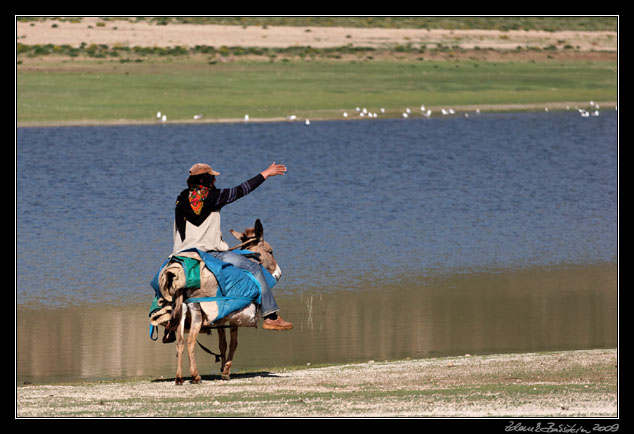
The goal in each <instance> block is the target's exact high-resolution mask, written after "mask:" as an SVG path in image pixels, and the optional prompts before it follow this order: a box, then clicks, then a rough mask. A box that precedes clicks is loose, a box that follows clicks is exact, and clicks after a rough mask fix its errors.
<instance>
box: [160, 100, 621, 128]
mask: <svg viewBox="0 0 634 434" xmlns="http://www.w3.org/2000/svg"><path fill="white" fill-rule="evenodd" d="M571 109H574V110H577V111H578V112H579V114H580V116H581V117H584V118H588V117H597V116H599V115H600V111H599V109H600V106H599V104H597V103H595V102H594V101H590V103H589V106H588V107H587V108H580V107H578V106H575V107H571V106H569V105H568V106H566V110H571ZM614 109H615V110H618V106H615V107H614ZM544 110H545V111H549V109H548V107H545V108H544ZM385 113H386V111H385V108H383V107H381V108H380V109H379V110H378V111H370V110H368V109H367V108H365V107H363V108H361V107H356V108H355V109H354V111H351V112H350V113H348V112H347V111H344V112H343V113H342V116H343V117H344V118H346V119H352V118H354V117H356V118H370V119H373V118H378V117H379V114H381V115H383V114H385ZM433 113H434V112H433V111H432V110H431V109H430V108H428V107H425V105H424V104H422V105H421V106H420V114H419V115H418V117H419V118H420V117H423V118H426V119H429V118H431V117H432V114H433ZM438 113H440V115H441V116H455V115H457V114H458V115H459V113H457V112H456V110H454V109H453V108H442V109H440V111H439V112H437V113H436V115H437V114H438ZM470 113H471V114H476V115H478V114H480V109H479V108H476V109H474V110H472V111H465V112H463V113H462V116H464V117H465V118H468V117H469V115H470ZM401 117H402V118H403V119H408V118H410V117H412V118H413V117H416V114H415V112H414V111H412V110H411V109H410V108H409V107H408V108H406V109H405V110H404V111H403V112H402V113H401ZM202 118H203V115H202V114H196V115H194V120H200V119H202ZM156 119H157V120H158V122H160V123H165V122H167V115H166V114H165V113H162V112H160V111H159V112H157V113H156ZM249 120H250V117H249V115H248V114H245V115H244V122H249ZM286 120H288V121H297V120H298V118H297V116H296V115H288V116H286ZM304 124H306V125H310V119H304Z"/></svg>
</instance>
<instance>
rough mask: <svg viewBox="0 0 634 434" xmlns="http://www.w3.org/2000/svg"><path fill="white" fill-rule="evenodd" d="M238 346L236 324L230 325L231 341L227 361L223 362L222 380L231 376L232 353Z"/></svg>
mask: <svg viewBox="0 0 634 434" xmlns="http://www.w3.org/2000/svg"><path fill="white" fill-rule="evenodd" d="M236 348H238V326H231V341H230V342H229V354H228V355H227V362H226V363H225V364H224V369H223V370H222V377H223V380H229V379H230V378H231V365H232V364H233V355H234V354H235V352H236Z"/></svg>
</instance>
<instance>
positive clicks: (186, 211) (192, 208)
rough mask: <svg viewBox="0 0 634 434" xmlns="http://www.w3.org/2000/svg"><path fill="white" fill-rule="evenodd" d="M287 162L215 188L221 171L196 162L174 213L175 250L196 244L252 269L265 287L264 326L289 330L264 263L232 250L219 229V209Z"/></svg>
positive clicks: (279, 171)
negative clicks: (234, 184)
mask: <svg viewBox="0 0 634 434" xmlns="http://www.w3.org/2000/svg"><path fill="white" fill-rule="evenodd" d="M285 172H286V166H284V165H281V164H276V163H273V164H271V165H270V166H269V167H268V168H266V169H265V170H263V171H262V172H261V173H258V174H257V175H256V176H254V177H253V178H251V179H249V180H247V181H245V182H243V183H242V184H240V185H238V186H237V187H232V188H222V189H219V188H216V186H215V183H216V176H218V175H220V173H219V172H216V171H215V170H213V169H212V168H211V167H210V166H209V165H208V164H204V163H197V164H194V165H193V166H192V167H191V169H189V177H188V178H187V186H188V187H187V188H186V189H185V190H183V191H182V192H181V193H180V195H179V196H178V198H177V199H176V209H175V213H174V247H173V249H172V254H177V253H178V252H181V251H183V250H186V249H191V248H197V249H200V250H202V251H205V252H208V253H209V254H211V255H212V256H214V257H215V258H217V259H218V260H220V261H222V262H226V263H230V264H232V265H234V266H236V267H238V268H242V269H245V270H247V271H249V272H250V273H251V274H253V276H255V278H256V279H257V280H258V282H259V283H260V286H261V289H262V298H261V300H262V304H261V305H260V311H261V315H262V318H264V321H263V324H262V328H263V329H265V330H289V329H292V328H293V324H292V323H290V322H288V321H285V320H284V319H282V317H281V316H280V315H279V313H278V312H279V310H280V309H279V307H278V306H277V303H276V302H275V297H274V296H273V293H272V291H271V288H270V286H269V285H268V283H267V280H266V278H265V276H264V274H263V273H262V267H261V266H260V265H259V264H257V263H256V262H253V261H251V260H249V259H248V258H246V257H245V256H244V255H241V254H238V253H235V252H233V251H231V250H229V246H228V245H227V243H226V242H225V241H224V240H223V239H222V233H221V230H220V210H221V209H222V208H223V207H224V206H225V205H228V204H230V203H232V202H234V201H236V200H238V199H240V198H241V197H244V196H246V195H247V194H249V193H250V192H252V191H253V190H255V189H256V188H257V187H259V186H260V185H261V184H262V183H263V182H264V181H265V180H266V179H267V178H269V177H271V176H277V175H284V173H285ZM165 333H166V336H165V337H164V338H163V341H164V342H170V341H173V340H174V339H175V337H174V327H173V325H172V327H166V329H165Z"/></svg>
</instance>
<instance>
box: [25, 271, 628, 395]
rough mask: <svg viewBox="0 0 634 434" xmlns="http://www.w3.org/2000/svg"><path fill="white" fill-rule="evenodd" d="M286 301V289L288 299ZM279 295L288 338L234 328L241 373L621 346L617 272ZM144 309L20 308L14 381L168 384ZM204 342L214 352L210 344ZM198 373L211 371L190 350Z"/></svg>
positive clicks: (168, 349)
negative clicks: (140, 379)
mask: <svg viewBox="0 0 634 434" xmlns="http://www.w3.org/2000/svg"><path fill="white" fill-rule="evenodd" d="M291 292H293V291H291ZM296 293H298V294H301V295H297V296H290V295H285V296H284V295H282V296H279V297H278V301H279V304H280V305H281V306H282V313H283V315H284V316H285V317H286V318H288V319H289V320H291V321H293V322H294V323H295V329H293V330H291V331H288V332H269V331H264V330H262V329H261V328H259V329H241V331H240V334H239V341H240V342H239V347H238V352H237V354H236V359H235V362H234V366H235V369H236V370H237V371H238V372H239V371H240V370H245V369H266V368H271V367H275V366H281V365H294V364H299V365H302V364H306V363H331V362H332V363H340V362H353V361H367V360H384V359H396V358H406V357H412V358H419V357H430V356H442V355H462V354H465V353H470V354H482V353H494V352H516V351H545V350H560V349H581V348H600V347H615V346H616V345H617V311H618V310H617V266H616V264H602V265H589V266H571V267H563V266H560V267H553V268H543V267H535V268H529V269H524V270H516V271H508V270H505V271H500V272H480V273H471V274H454V275H451V276H440V277H434V278H430V277H416V276H411V277H405V276H403V277H402V278H401V279H398V280H394V279H392V280H391V281H390V282H388V283H385V282H361V283H360V284H359V287H358V288H350V290H348V291H340V292H332V291H328V290H327V288H324V291H323V292H322V291H315V290H311V291H310V292H303V293H302V292H301V291H296ZM148 309H149V304H148V305H135V306H116V305H94V304H89V305H84V306H73V307H64V308H51V309H37V310H35V309H28V308H23V307H20V308H18V316H17V332H16V334H17V381H18V383H22V382H24V381H31V382H50V381H61V380H64V381H65V380H70V379H77V378H88V379H98V378H107V377H127V376H154V377H157V378H159V377H172V376H173V375H174V372H175V364H176V358H175V347H174V344H169V345H166V344H162V343H161V342H160V339H159V340H158V341H156V342H153V341H151V340H150V338H149V326H148V319H147V313H148ZM200 340H201V342H202V343H203V344H204V345H205V346H208V347H210V348H217V337H216V335H215V333H214V334H213V335H212V336H206V335H205V336H202V337H201V339H200ZM197 356H198V358H199V361H200V364H201V367H202V369H203V372H204V373H207V374H208V373H211V372H216V371H217V369H218V365H217V364H214V363H213V359H212V358H210V357H209V356H208V355H207V354H205V353H204V352H202V350H197Z"/></svg>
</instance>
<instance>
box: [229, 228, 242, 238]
mask: <svg viewBox="0 0 634 434" xmlns="http://www.w3.org/2000/svg"><path fill="white" fill-rule="evenodd" d="M229 232H231V235H233V236H234V237H235V238H236V239H237V240H238V241H242V234H241V233H240V232H238V231H234V230H233V229H229Z"/></svg>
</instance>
